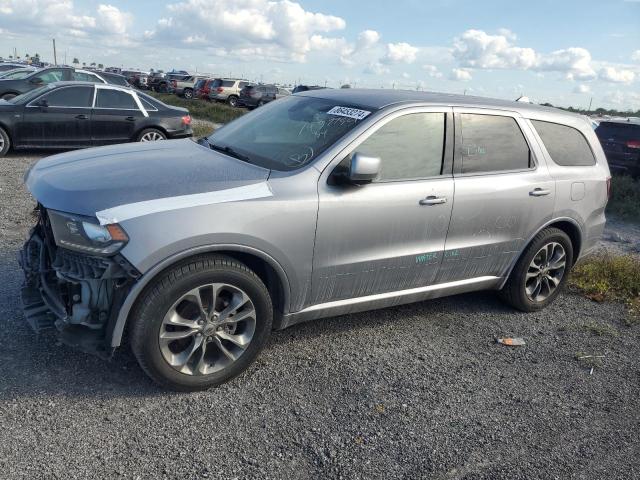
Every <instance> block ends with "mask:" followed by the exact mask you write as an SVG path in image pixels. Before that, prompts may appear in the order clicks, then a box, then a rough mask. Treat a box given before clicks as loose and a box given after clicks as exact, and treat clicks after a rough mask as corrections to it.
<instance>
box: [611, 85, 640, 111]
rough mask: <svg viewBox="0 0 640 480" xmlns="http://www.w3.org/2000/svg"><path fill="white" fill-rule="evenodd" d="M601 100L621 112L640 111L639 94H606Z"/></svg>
mask: <svg viewBox="0 0 640 480" xmlns="http://www.w3.org/2000/svg"><path fill="white" fill-rule="evenodd" d="M603 100H604V101H605V102H606V103H608V104H610V105H615V106H616V108H619V109H621V110H638V109H640V93H638V92H621V91H620V90H616V91H612V92H607V93H606V94H605V95H604V96H603Z"/></svg>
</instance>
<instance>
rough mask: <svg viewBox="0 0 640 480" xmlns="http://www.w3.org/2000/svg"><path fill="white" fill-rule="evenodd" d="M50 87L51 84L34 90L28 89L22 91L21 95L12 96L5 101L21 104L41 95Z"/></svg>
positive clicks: (51, 86)
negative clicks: (25, 91)
mask: <svg viewBox="0 0 640 480" xmlns="http://www.w3.org/2000/svg"><path fill="white" fill-rule="evenodd" d="M51 88H53V85H52V84H49V85H44V86H42V87H39V88H36V89H34V90H29V91H28V92H27V93H23V94H22V95H18V96H17V97H13V98H12V99H10V100H7V102H9V103H13V104H14V105H22V104H25V103H27V102H30V101H31V100H33V99H34V98H36V97H38V96H40V95H42V94H43V93H44V92H46V91H47V90H51Z"/></svg>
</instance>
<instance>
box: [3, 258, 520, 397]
mask: <svg viewBox="0 0 640 480" xmlns="http://www.w3.org/2000/svg"><path fill="white" fill-rule="evenodd" d="M0 272H1V273H0V285H1V286H0V295H1V297H0V344H2V345H3V348H2V349H0V362H1V363H2V365H4V366H5V367H4V368H5V370H4V375H3V376H2V378H0V401H3V400H8V399H15V398H16V397H20V396H26V395H28V396H41V397H43V398H45V397H47V396H50V395H64V396H69V395H70V396H79V397H83V396H98V397H102V398H109V397H120V396H131V397H135V396H156V395H165V394H167V392H166V391H165V390H162V389H161V388H159V387H157V386H156V385H155V384H154V383H152V382H151V380H149V379H148V378H147V376H146V375H145V374H144V372H143V371H142V369H141V368H140V367H139V366H138V364H137V361H136V359H135V357H134V355H133V353H132V352H131V350H130V349H129V347H128V346H127V345H123V346H122V347H120V348H118V349H117V350H116V352H115V354H114V356H113V358H112V359H111V360H110V361H105V360H102V359H99V358H97V357H94V356H92V355H90V354H86V353H83V352H79V351H76V350H74V349H72V348H70V347H68V346H66V345H62V344H60V343H59V342H58V341H57V339H56V337H55V335H54V334H53V333H43V334H41V335H35V334H34V332H33V331H32V330H31V328H30V327H29V326H28V325H27V324H26V323H25V321H24V317H23V314H22V310H21V308H22V307H21V301H20V287H21V285H22V274H21V271H20V269H19V266H18V262H17V258H16V255H15V252H7V251H5V252H1V253H0ZM456 311H459V312H460V314H464V315H465V316H470V315H471V316H474V315H479V314H482V315H496V314H497V315H500V314H505V313H509V312H513V310H510V309H509V308H508V307H506V306H504V305H503V304H502V303H500V302H499V301H498V300H497V299H496V297H495V295H494V294H492V293H491V292H479V293H470V294H463V295H458V296H455V297H448V298H443V299H435V300H429V301H425V302H420V303H414V304H410V305H403V306H397V307H390V308H386V309H382V310H377V311H375V312H363V313H357V314H350V315H343V316H340V317H333V318H328V319H321V320H317V321H312V322H307V323H302V324H298V325H294V326H292V327H290V328H288V329H286V330H282V331H274V332H273V334H272V335H271V339H270V341H269V342H268V344H267V346H266V347H265V352H263V354H262V356H263V358H264V357H267V358H268V359H267V360H265V361H260V362H259V363H261V364H262V367H259V368H263V367H264V366H265V362H267V363H268V362H269V361H272V360H273V358H274V355H280V354H282V351H284V352H285V353H284V354H286V352H287V351H289V350H288V348H293V349H295V345H296V344H297V343H298V344H300V345H301V346H302V345H303V344H304V343H305V342H313V341H315V340H316V339H317V338H318V337H325V338H326V339H327V341H331V338H332V337H336V336H340V335H344V334H348V335H354V336H357V334H358V331H359V330H361V329H380V330H381V331H382V330H385V329H389V328H393V329H411V328H416V323H421V324H422V325H424V322H425V320H426V321H427V322H429V326H430V327H431V330H430V334H431V335H434V334H435V335H436V336H437V335H438V331H441V332H442V331H443V329H444V330H446V329H448V328H449V327H450V326H451V325H453V324H454V323H455V316H453V317H452V316H451V315H450V313H451V312H456ZM445 313H449V315H445ZM434 340H437V338H436V339H434ZM274 351H276V352H277V354H276V353H273V352H274ZM270 352H271V353H273V354H270ZM269 359H271V360H269ZM319 360H320V359H319ZM252 368H256V367H252ZM250 370H251V369H250ZM223 388H224V387H223Z"/></svg>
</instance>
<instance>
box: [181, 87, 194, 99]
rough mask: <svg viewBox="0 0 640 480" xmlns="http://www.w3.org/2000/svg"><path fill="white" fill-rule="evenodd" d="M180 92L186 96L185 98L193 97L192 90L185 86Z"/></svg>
mask: <svg viewBox="0 0 640 480" xmlns="http://www.w3.org/2000/svg"><path fill="white" fill-rule="evenodd" d="M182 94H183V95H184V98H186V99H187V100H191V99H192V98H193V90H191V89H190V88H185V90H184V92H182Z"/></svg>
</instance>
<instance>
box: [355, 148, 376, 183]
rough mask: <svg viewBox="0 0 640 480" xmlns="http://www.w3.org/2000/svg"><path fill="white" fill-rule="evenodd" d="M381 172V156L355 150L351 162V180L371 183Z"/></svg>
mask: <svg viewBox="0 0 640 480" xmlns="http://www.w3.org/2000/svg"><path fill="white" fill-rule="evenodd" d="M379 173H380V158H379V157H370V156H368V155H364V154H362V153H358V152H355V153H354V154H353V155H352V156H351V161H350V162H349V173H348V177H349V181H350V182H352V183H356V184H359V183H370V182H372V181H373V180H375V179H376V177H377V176H378V174H379Z"/></svg>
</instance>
